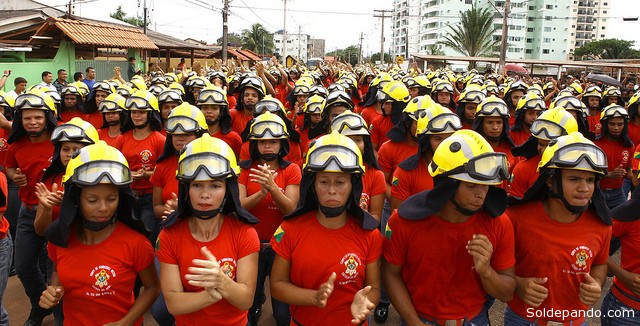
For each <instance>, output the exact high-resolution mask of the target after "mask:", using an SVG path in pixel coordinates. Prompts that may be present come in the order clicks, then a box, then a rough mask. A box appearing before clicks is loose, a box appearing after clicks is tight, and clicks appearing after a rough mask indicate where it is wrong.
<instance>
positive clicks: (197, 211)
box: [156, 134, 260, 326]
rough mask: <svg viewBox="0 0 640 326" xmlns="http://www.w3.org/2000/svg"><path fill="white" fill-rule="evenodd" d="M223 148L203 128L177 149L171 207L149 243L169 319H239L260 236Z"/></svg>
mask: <svg viewBox="0 0 640 326" xmlns="http://www.w3.org/2000/svg"><path fill="white" fill-rule="evenodd" d="M239 173H240V167H238V165H237V164H236V158H235V155H234V154H233V151H232V150H231V147H229V145H227V144H226V143H225V142H224V141H222V140H220V139H217V138H213V137H211V136H209V135H208V134H204V135H202V137H201V138H198V139H196V140H194V141H192V142H191V143H189V144H188V145H187V146H186V147H185V148H184V151H183V153H182V155H180V160H179V162H178V173H177V178H178V180H179V181H180V184H179V186H178V206H177V209H176V210H175V211H174V212H173V213H171V215H169V217H168V218H167V220H166V221H165V225H164V228H163V230H162V231H161V232H160V236H159V237H158V242H157V243H156V255H157V257H158V260H159V261H160V281H161V284H162V293H163V295H164V298H165V301H166V303H167V308H168V309H169V312H171V313H172V314H173V315H174V316H175V318H176V325H178V326H181V325H238V326H245V325H247V310H248V309H249V307H251V304H252V303H253V293H254V291H255V285H256V283H255V282H256V278H257V273H258V271H257V265H258V250H259V249H260V242H259V240H258V236H257V234H256V231H255V229H254V228H252V227H251V226H250V225H249V224H256V223H258V219H257V218H255V217H254V216H253V215H251V213H249V212H248V211H247V210H245V209H244V208H242V206H241V205H240V199H239V198H238V183H237V175H238V174H239Z"/></svg>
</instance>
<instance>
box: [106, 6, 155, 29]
mask: <svg viewBox="0 0 640 326" xmlns="http://www.w3.org/2000/svg"><path fill="white" fill-rule="evenodd" d="M109 16H110V17H111V18H115V19H117V20H121V21H123V22H125V23H127V24H131V25H133V26H138V27H144V18H143V17H141V16H137V17H127V13H126V12H124V10H122V5H120V6H118V8H117V9H116V12H112V13H110V14H109ZM149 24H150V22H149V21H147V27H148V26H149Z"/></svg>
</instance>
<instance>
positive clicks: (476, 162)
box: [429, 129, 509, 185]
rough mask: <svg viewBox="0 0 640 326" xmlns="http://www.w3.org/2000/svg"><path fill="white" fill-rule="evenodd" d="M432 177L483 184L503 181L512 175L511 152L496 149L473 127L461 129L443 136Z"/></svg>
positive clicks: (436, 152)
mask: <svg viewBox="0 0 640 326" xmlns="http://www.w3.org/2000/svg"><path fill="white" fill-rule="evenodd" d="M429 174H430V175H431V176H432V177H434V178H435V177H438V176H443V177H444V176H446V177H449V178H452V179H456V180H460V181H466V182H470V183H475V184H483V185H499V184H500V183H502V181H503V180H506V179H507V178H508V177H509V172H508V169H507V155H506V154H504V153H496V152H494V151H493V148H491V145H489V142H487V140H486V139H484V137H482V136H481V135H480V134H479V133H477V132H475V131H473V130H467V129H464V130H458V131H456V132H454V133H453V135H451V136H450V137H449V138H447V139H445V140H443V141H442V142H441V143H440V145H439V146H438V148H437V149H436V150H435V152H434V153H433V159H432V160H431V163H429Z"/></svg>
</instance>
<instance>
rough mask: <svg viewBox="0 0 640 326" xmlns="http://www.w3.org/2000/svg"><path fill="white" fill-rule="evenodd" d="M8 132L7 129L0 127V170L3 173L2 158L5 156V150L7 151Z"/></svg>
mask: <svg viewBox="0 0 640 326" xmlns="http://www.w3.org/2000/svg"><path fill="white" fill-rule="evenodd" d="M10 133H11V132H10V131H9V130H6V129H2V128H0V171H2V172H3V173H6V172H5V170H4V160H5V158H6V156H7V151H9V143H8V142H7V139H9V134H10Z"/></svg>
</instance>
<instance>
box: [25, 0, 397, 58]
mask: <svg viewBox="0 0 640 326" xmlns="http://www.w3.org/2000/svg"><path fill="white" fill-rule="evenodd" d="M37 1H38V2H40V3H43V4H46V5H50V6H56V8H58V9H61V10H66V7H65V6H66V5H65V4H66V3H68V0H66V1H65V0H37ZM76 2H80V3H81V4H79V5H78V4H77V5H76V10H75V13H76V15H80V16H83V17H87V18H93V19H103V20H104V19H105V18H108V16H109V13H112V12H115V10H116V8H117V7H118V5H122V9H123V11H124V12H125V13H127V15H128V16H134V15H140V16H142V8H143V7H144V3H145V0H139V1H136V0H126V1H125V0H76ZM146 3H147V7H148V8H150V18H151V26H150V28H151V29H153V30H156V31H158V32H160V33H164V34H168V35H171V36H174V37H177V38H180V39H186V38H189V37H190V38H194V39H197V40H204V41H207V42H208V43H215V41H216V40H217V39H218V38H219V37H222V14H221V8H222V4H223V1H222V0H146ZM286 3H287V22H286V24H287V33H298V32H299V31H300V32H301V33H302V34H308V35H310V36H311V37H312V38H319V39H325V42H326V43H325V51H326V52H329V51H333V50H335V49H336V48H338V49H342V48H345V47H347V46H349V45H356V44H358V43H359V42H360V33H363V44H362V49H363V52H364V53H365V54H366V53H368V52H379V49H380V18H374V17H373V16H374V11H373V10H374V9H387V10H391V9H392V7H393V6H392V4H393V0H356V1H354V0H320V1H316V0H313V1H310V0H287V2H286ZM138 4H139V6H138ZM212 7H213V8H214V10H215V11H214V10H212V9H211V8H212ZM247 7H250V8H251V9H248V8H247ZM283 9H284V1H283V0H229V10H230V12H231V13H230V15H229V18H228V26H229V32H230V33H231V32H236V33H238V34H240V32H241V31H242V30H243V29H248V28H250V27H251V25H252V24H254V23H260V24H262V25H263V26H265V27H266V29H267V30H268V31H270V32H275V31H277V30H281V29H283V26H284V15H283ZM390 23H391V19H390V18H387V19H386V22H385V24H386V25H385V30H386V32H387V34H388V35H387V36H386V42H385V49H388V48H389V45H390V41H391V29H390V28H389V26H390Z"/></svg>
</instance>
